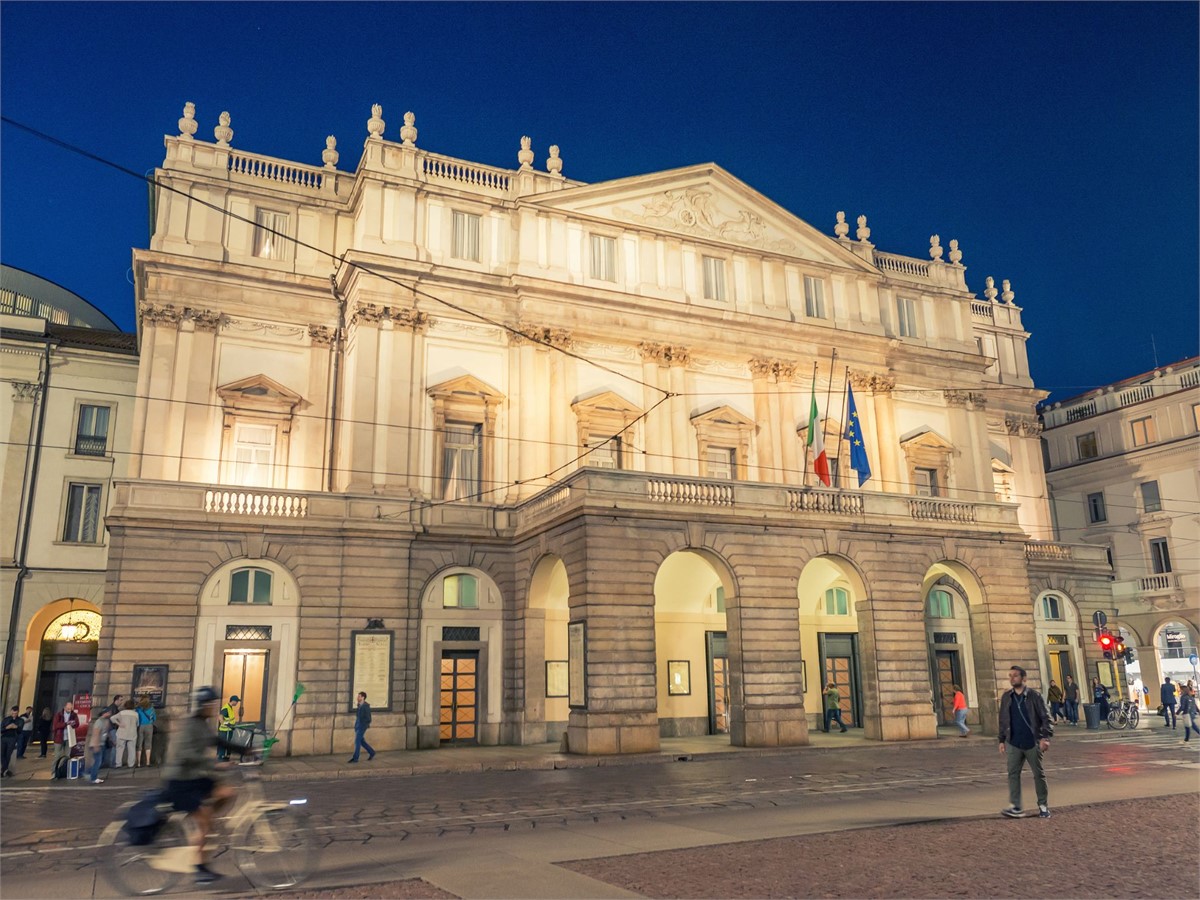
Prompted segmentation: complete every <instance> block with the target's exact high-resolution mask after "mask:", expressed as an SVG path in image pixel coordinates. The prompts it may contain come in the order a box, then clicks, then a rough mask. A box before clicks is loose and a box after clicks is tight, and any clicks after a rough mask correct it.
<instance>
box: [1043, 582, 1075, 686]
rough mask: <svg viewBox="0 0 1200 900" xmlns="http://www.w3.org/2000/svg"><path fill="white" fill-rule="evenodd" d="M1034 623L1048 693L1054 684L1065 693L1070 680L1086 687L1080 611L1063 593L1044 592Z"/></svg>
mask: <svg viewBox="0 0 1200 900" xmlns="http://www.w3.org/2000/svg"><path fill="white" fill-rule="evenodd" d="M1033 623H1034V631H1035V634H1036V636H1037V645H1038V662H1039V663H1040V664H1041V667H1042V672H1044V673H1045V676H1044V679H1043V680H1044V681H1045V690H1047V691H1048V690H1049V689H1050V682H1051V681H1054V683H1055V684H1057V685H1058V686H1059V687H1061V688H1062V689H1063V690H1064V691H1066V688H1067V676H1070V677H1071V678H1072V679H1074V681H1075V683H1076V684H1078V685H1081V687H1080V691H1083V690H1084V688H1086V687H1087V683H1088V682H1087V672H1086V671H1085V670H1084V666H1083V653H1082V649H1081V648H1080V646H1079V633H1080V631H1079V610H1078V608H1077V607H1076V606H1075V603H1074V602H1073V601H1072V600H1071V598H1070V597H1068V596H1067V595H1066V594H1064V593H1063V592H1062V591H1043V592H1042V593H1041V594H1039V595H1038V596H1037V598H1036V599H1035V600H1034V601H1033Z"/></svg>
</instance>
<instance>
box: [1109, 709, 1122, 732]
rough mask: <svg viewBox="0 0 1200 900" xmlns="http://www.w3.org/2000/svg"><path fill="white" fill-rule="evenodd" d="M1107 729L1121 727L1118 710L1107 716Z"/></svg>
mask: <svg viewBox="0 0 1200 900" xmlns="http://www.w3.org/2000/svg"><path fill="white" fill-rule="evenodd" d="M1108 727H1109V728H1120V727H1121V711H1120V710H1119V709H1114V710H1112V711H1111V712H1110V713H1109V714H1108Z"/></svg>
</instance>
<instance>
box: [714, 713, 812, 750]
mask: <svg viewBox="0 0 1200 900" xmlns="http://www.w3.org/2000/svg"><path fill="white" fill-rule="evenodd" d="M730 742H731V743H732V744H733V745H734V746H735V747H799V746H803V745H805V744H807V743H808V722H807V720H806V718H805V714H804V709H803V708H802V707H796V706H784V707H767V708H766V709H748V710H746V715H745V720H744V721H743V722H740V723H739V722H738V720H737V719H736V718H734V720H733V722H732V727H731V731H730Z"/></svg>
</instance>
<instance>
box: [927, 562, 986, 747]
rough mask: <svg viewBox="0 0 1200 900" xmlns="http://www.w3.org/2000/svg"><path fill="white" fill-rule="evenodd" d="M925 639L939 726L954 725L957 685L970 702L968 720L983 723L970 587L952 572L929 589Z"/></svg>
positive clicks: (936, 580) (935, 711) (972, 722)
mask: <svg viewBox="0 0 1200 900" xmlns="http://www.w3.org/2000/svg"><path fill="white" fill-rule="evenodd" d="M925 639H926V641H925V643H926V647H927V649H928V652H929V670H930V680H931V682H932V685H933V705H934V710H933V711H934V715H935V716H936V717H937V723H938V725H953V724H954V689H955V687H956V686H957V687H958V688H959V689H960V690H962V692H963V697H964V698H965V700H966V702H967V722H968V723H969V724H972V725H977V724H979V692H978V690H977V688H976V685H975V658H974V654H973V652H972V641H971V611H970V603H969V602H968V601H967V592H966V589H965V588H964V587H963V586H962V585H961V584H960V583H959V582H958V581H957V580H956V579H955V578H954V577H953V576H951V575H948V574H942V575H939V576H938V577H937V578H936V579H935V580H934V581H933V583H932V584H928V585H927V587H926V589H925Z"/></svg>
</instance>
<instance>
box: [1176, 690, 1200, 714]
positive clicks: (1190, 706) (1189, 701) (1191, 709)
mask: <svg viewBox="0 0 1200 900" xmlns="http://www.w3.org/2000/svg"><path fill="white" fill-rule="evenodd" d="M1196 708H1197V707H1196V698H1195V697H1193V696H1192V695H1191V694H1184V695H1183V696H1182V697H1180V698H1179V714H1180V715H1181V716H1186V715H1191V714H1194V713H1195V712H1196Z"/></svg>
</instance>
